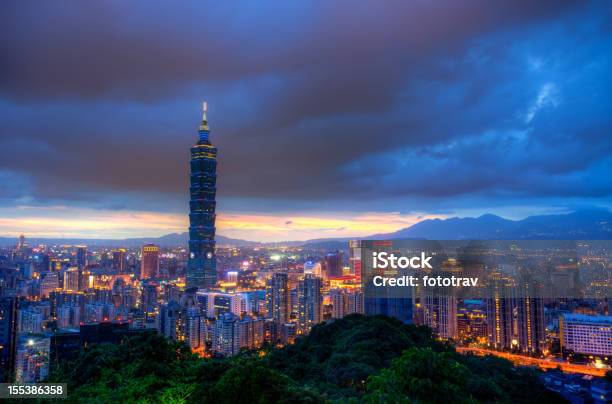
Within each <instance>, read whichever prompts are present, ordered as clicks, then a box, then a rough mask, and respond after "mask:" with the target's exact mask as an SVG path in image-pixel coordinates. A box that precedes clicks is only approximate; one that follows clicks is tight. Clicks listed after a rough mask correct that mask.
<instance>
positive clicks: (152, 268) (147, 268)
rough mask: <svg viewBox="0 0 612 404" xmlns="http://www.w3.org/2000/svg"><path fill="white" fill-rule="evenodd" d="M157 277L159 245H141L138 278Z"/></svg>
mask: <svg viewBox="0 0 612 404" xmlns="http://www.w3.org/2000/svg"><path fill="white" fill-rule="evenodd" d="M157 277H159V247H158V246H156V245H155V244H146V245H144V246H143V247H142V253H141V258H140V279H149V278H157Z"/></svg>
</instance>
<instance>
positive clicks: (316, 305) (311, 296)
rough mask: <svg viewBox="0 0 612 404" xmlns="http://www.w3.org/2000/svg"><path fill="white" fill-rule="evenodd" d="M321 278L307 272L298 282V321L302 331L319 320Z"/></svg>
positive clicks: (320, 314) (321, 304)
mask: <svg viewBox="0 0 612 404" xmlns="http://www.w3.org/2000/svg"><path fill="white" fill-rule="evenodd" d="M322 288H323V282H322V279H321V278H319V277H317V276H314V275H311V274H308V275H305V276H304V279H302V280H300V281H299V282H298V288H297V292H298V322H299V325H300V329H301V330H302V331H305V332H307V331H309V330H310V328H312V326H313V325H315V324H318V323H320V322H321V316H322V309H323V294H322V293H321V290H322Z"/></svg>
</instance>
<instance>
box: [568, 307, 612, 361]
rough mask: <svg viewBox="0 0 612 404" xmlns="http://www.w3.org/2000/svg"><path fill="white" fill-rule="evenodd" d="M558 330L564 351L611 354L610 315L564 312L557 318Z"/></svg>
mask: <svg viewBox="0 0 612 404" xmlns="http://www.w3.org/2000/svg"><path fill="white" fill-rule="evenodd" d="M559 332H560V335H559V337H560V338H559V339H560V340H561V348H562V349H563V350H565V351H572V352H575V353H580V354H586V355H595V356H604V357H609V356H612V316H588V315H584V314H566V315H564V316H562V317H561V318H560V319H559Z"/></svg>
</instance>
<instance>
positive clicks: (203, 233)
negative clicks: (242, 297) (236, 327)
mask: <svg viewBox="0 0 612 404" xmlns="http://www.w3.org/2000/svg"><path fill="white" fill-rule="evenodd" d="M203 110H204V111H203V116H202V122H201V124H200V128H199V131H198V133H199V140H198V142H197V143H196V144H195V145H194V146H193V147H192V148H191V165H190V167H191V175H190V187H189V193H190V202H189V262H188V268H187V287H188V288H205V289H206V288H213V287H214V286H215V284H216V282H217V261H216V257H215V217H216V216H215V209H216V192H217V188H216V187H217V148H216V147H214V146H213V145H212V144H211V143H210V139H209V134H210V128H209V126H208V120H207V118H206V112H207V107H206V103H204V108H203Z"/></svg>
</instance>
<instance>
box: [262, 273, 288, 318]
mask: <svg viewBox="0 0 612 404" xmlns="http://www.w3.org/2000/svg"><path fill="white" fill-rule="evenodd" d="M266 300H267V302H268V317H271V318H272V319H274V321H275V322H276V323H277V324H279V325H280V324H284V323H286V322H287V321H288V320H289V311H290V306H289V285H288V276H287V274H286V273H284V272H277V273H275V274H274V275H272V279H270V280H269V281H268V284H267V287H266Z"/></svg>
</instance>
